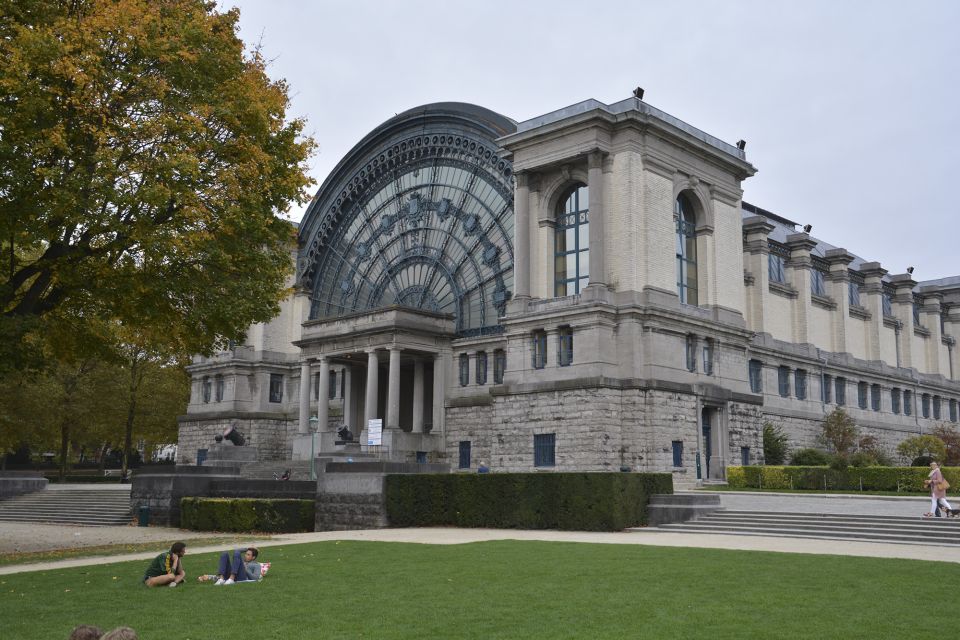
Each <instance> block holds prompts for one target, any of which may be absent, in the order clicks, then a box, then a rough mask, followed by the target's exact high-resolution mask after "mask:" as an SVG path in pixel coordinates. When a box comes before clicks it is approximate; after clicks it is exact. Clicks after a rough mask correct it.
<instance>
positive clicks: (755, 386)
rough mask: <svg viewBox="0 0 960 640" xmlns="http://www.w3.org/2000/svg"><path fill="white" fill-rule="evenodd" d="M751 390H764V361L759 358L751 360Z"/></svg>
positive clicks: (756, 391)
mask: <svg viewBox="0 0 960 640" xmlns="http://www.w3.org/2000/svg"><path fill="white" fill-rule="evenodd" d="M750 391H753V392H754V393H761V392H762V391H763V363H762V362H760V361H759V360H751V361H750Z"/></svg>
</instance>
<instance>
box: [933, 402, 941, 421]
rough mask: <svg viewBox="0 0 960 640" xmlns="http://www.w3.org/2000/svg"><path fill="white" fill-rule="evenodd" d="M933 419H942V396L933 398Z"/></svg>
mask: <svg viewBox="0 0 960 640" xmlns="http://www.w3.org/2000/svg"><path fill="white" fill-rule="evenodd" d="M933 419H934V420H939V419H940V396H933Z"/></svg>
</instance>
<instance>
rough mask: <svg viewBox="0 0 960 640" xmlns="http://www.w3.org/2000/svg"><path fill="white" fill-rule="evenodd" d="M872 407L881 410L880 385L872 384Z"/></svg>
mask: <svg viewBox="0 0 960 640" xmlns="http://www.w3.org/2000/svg"><path fill="white" fill-rule="evenodd" d="M870 408H871V409H873V410H874V411H880V385H878V384H874V385H870Z"/></svg>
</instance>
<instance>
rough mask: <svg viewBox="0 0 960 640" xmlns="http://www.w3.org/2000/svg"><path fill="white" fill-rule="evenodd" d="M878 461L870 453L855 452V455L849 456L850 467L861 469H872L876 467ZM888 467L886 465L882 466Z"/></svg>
mask: <svg viewBox="0 0 960 640" xmlns="http://www.w3.org/2000/svg"><path fill="white" fill-rule="evenodd" d="M878 464H880V463H879V461H878V460H877V458H876V456H875V455H874V454H873V453H872V452H870V451H857V452H856V453H855V454H853V455H852V456H850V466H851V467H856V468H858V469H862V468H863V467H874V466H877V465H878ZM883 466H888V465H883Z"/></svg>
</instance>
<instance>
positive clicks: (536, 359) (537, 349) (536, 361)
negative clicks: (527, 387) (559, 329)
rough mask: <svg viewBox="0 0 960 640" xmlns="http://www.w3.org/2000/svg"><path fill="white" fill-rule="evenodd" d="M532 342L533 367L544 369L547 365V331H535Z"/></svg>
mask: <svg viewBox="0 0 960 640" xmlns="http://www.w3.org/2000/svg"><path fill="white" fill-rule="evenodd" d="M532 342H533V344H532V351H533V368H534V369H543V368H544V367H545V366H547V332H546V331H534V332H533V337H532Z"/></svg>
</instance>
